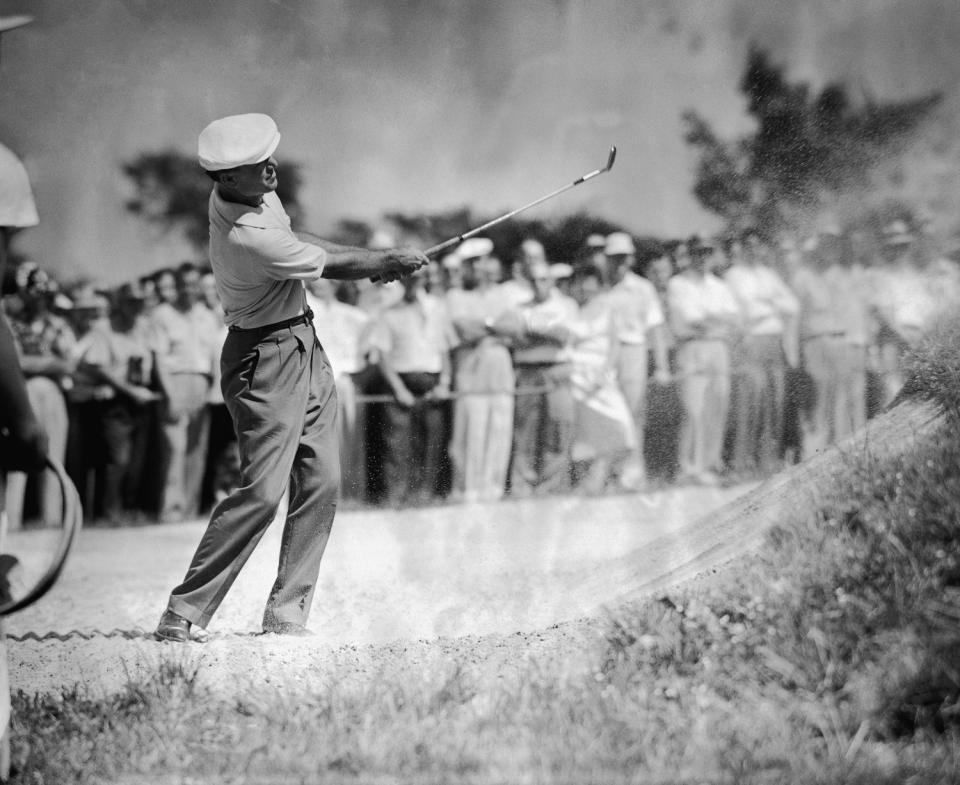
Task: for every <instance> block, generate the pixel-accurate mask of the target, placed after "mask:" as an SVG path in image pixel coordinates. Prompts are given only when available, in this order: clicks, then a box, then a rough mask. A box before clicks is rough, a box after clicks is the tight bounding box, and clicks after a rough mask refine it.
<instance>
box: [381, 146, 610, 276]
mask: <svg viewBox="0 0 960 785" xmlns="http://www.w3.org/2000/svg"><path fill="white" fill-rule="evenodd" d="M616 158H617V148H616V146H614V147H611V148H610V153H609V155H608V156H607V163H606V165H605V166H603V167H601V168H600V169H594V170H593V171H592V172H588V173H587V174H585V175H582V176H581V177H578V178H577V179H576V180H574V181H573V182H572V183H568V184H567V185H565V186H563V187H562V188H558V189H557V190H556V191H552V192H550V193H548V194H547V195H546V196H541V197H540V198H539V199H534V200H533V201H532V202H530V203H529V204H525V205H524V206H523V207H518V208H517V209H516V210H511V211H510V212H509V213H505V214H503V215H501V216H500V217H498V218H494V219H493V220H491V221H487V222H486V223H485V224H483V225H482V226H478V227H477V228H476V229H471V230H470V231H469V232H464V233H463V234H459V235H457V236H456V237H451V238H450V239H449V240H445V241H444V242H442V243H440V244H439V245H434V246H433V247H432V248H428V249H427V250H426V251H424V252H423V253H424V255H425V256H433V255H434V254H438V253H440V251H444V250H446V249H447V248H449V247H450V246H452V245H458V244H459V243H462V242H463V241H464V240H466V239H467V238H469V237H474V236H475V235H478V234H480V233H481V232H484V231H486V230H487V229H489V228H490V227H491V226H496V225H497V224H498V223H502V222H503V221H506V220H507V219H509V218H513V217H514V216H515V215H519V214H520V213H522V212H523V211H524V210H529V209H530V208H531V207H535V206H536V205H538V204H541V203H543V202H545V201H547V199H552V198H553V197H554V196H559V195H560V194H562V193H563V192H564V191H569V190H570V189H571V188H573V187H575V186H578V185H580V183H585V182H586V181H587V180H590V179H591V178H594V177H596V176H597V175H598V174H603V173H604V172H609V171H610V170H611V169H612V168H613V162H614V161H615V160H616ZM370 280H371V281H374V282H376V281H379V280H380V278H379V277H375V278H371V279H370Z"/></svg>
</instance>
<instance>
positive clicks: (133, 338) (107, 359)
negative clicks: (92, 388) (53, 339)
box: [74, 319, 153, 387]
mask: <svg viewBox="0 0 960 785" xmlns="http://www.w3.org/2000/svg"><path fill="white" fill-rule="evenodd" d="M74 356H75V357H76V359H77V360H80V361H82V362H84V363H86V364H88V365H92V366H95V367H97V368H100V369H102V370H104V371H106V372H107V373H108V374H109V375H110V376H112V377H114V378H118V377H119V378H123V379H124V380H125V381H126V382H127V384H134V385H139V386H141V387H148V386H149V385H150V379H151V377H152V374H153V352H152V351H151V349H150V343H149V339H148V335H147V329H146V327H145V326H144V324H143V323H142V322H139V323H137V324H136V325H135V326H134V327H133V328H132V329H131V330H129V331H127V332H119V331H118V330H115V329H114V328H113V327H112V326H111V325H110V322H109V320H107V319H104V320H102V321H100V322H98V323H97V324H95V325H94V326H93V328H92V329H91V330H90V332H88V333H87V334H86V335H84V336H83V337H82V338H80V339H79V340H78V341H77V345H76V347H75V349H74ZM80 376H81V375H80V374H78V378H77V380H76V383H77V386H81V385H82V384H84V383H87V384H91V383H93V384H97V385H99V384H100V382H99V380H91V379H84V378H79V377H80Z"/></svg>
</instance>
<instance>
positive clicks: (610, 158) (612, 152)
mask: <svg viewBox="0 0 960 785" xmlns="http://www.w3.org/2000/svg"><path fill="white" fill-rule="evenodd" d="M615 160H617V148H616V146H614V147H611V148H610V155H609V156H607V165H606V166H605V167H603V171H605V172H609V171H610V170H611V169H613V162H614V161H615Z"/></svg>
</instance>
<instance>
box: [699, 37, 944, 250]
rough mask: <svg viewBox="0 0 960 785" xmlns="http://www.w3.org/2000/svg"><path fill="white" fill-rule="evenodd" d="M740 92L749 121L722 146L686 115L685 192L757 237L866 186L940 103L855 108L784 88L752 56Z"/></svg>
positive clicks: (757, 55)
mask: <svg viewBox="0 0 960 785" xmlns="http://www.w3.org/2000/svg"><path fill="white" fill-rule="evenodd" d="M740 90H741V92H742V93H743V94H744V95H745V96H746V98H747V111H748V113H749V114H750V115H751V116H752V117H753V118H754V119H755V120H756V130H755V131H754V132H753V133H752V134H750V135H747V136H745V137H742V138H740V139H736V140H733V141H724V140H722V139H719V138H718V137H717V136H716V134H714V132H713V130H712V129H711V127H710V124H709V123H708V122H707V121H706V120H705V119H704V118H702V117H701V116H700V115H698V114H697V113H696V112H695V111H689V112H687V113H686V114H685V115H684V122H685V124H686V140H687V142H688V143H689V144H690V145H692V146H693V147H695V148H697V149H698V150H699V153H700V159H699V161H698V164H697V171H696V181H695V184H694V194H695V195H696V196H697V198H698V199H699V201H700V202H701V204H703V205H704V206H705V207H706V208H707V209H709V210H711V211H712V212H715V213H717V214H718V215H720V216H722V217H723V218H724V219H726V221H727V222H728V224H730V225H731V227H733V228H736V227H738V226H742V225H746V224H750V225H754V226H757V227H758V228H760V229H761V230H765V231H767V232H776V231H778V230H780V229H782V228H784V227H790V226H796V225H797V224H801V223H803V222H804V221H806V220H809V219H810V218H811V217H813V216H815V215H816V213H817V212H818V210H819V209H820V208H821V207H822V206H823V205H824V204H825V203H828V202H831V201H835V200H836V199H837V197H838V195H841V194H843V193H844V192H847V191H851V192H852V191H855V190H856V189H861V188H863V187H864V186H865V185H867V184H868V183H869V180H870V176H871V174H872V173H873V172H874V170H875V168H876V167H877V165H878V164H880V162H881V161H884V160H885V159H888V158H889V157H890V156H895V155H897V154H899V153H900V152H902V150H903V147H904V144H905V143H906V142H907V141H908V140H909V139H910V138H911V136H912V135H913V133H914V131H915V130H916V129H917V128H919V127H920V125H921V124H922V123H923V121H924V120H925V119H926V118H927V117H928V116H929V114H930V112H931V110H932V109H933V108H934V107H935V106H936V105H937V104H938V103H939V102H940V98H941V96H940V94H938V93H933V94H929V95H925V96H921V97H919V98H914V99H910V100H906V101H900V102H886V103H884V102H877V101H875V100H872V99H867V100H865V101H863V102H862V103H861V104H860V105H855V104H854V102H853V101H851V100H850V98H849V96H848V94H847V91H846V89H845V88H844V87H843V86H842V85H838V84H831V85H828V86H827V87H825V88H824V89H823V90H822V91H821V92H819V93H813V92H812V90H811V88H810V86H809V85H807V84H805V83H798V84H791V83H790V82H788V81H787V79H786V77H785V76H784V69H783V67H781V66H778V65H775V64H773V63H771V62H770V60H769V58H768V56H767V54H766V53H765V52H763V51H762V50H759V49H756V48H751V49H750V51H749V54H748V56H747V65H746V68H745V70H744V74H743V78H742V80H741V83H740Z"/></svg>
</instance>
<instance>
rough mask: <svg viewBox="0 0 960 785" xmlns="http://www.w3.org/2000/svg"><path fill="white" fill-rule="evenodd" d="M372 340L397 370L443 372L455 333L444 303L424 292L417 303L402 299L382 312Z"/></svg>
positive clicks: (400, 371) (453, 342) (373, 331)
mask: <svg viewBox="0 0 960 785" xmlns="http://www.w3.org/2000/svg"><path fill="white" fill-rule="evenodd" d="M370 343H371V344H372V345H373V346H374V347H375V348H376V349H378V350H379V351H380V352H382V353H383V355H384V356H385V357H387V359H388V360H389V362H390V365H391V366H392V367H393V369H394V370H395V371H396V372H397V373H440V371H441V370H443V358H444V355H445V354H447V353H448V352H449V351H450V349H451V347H452V346H453V345H454V344H455V343H456V335H455V334H454V332H453V325H452V324H451V323H450V318H449V316H448V314H447V309H446V307H445V306H444V304H443V302H442V301H441V300H439V299H438V298H436V297H434V296H432V295H429V294H423V293H421V294H419V295H418V296H417V299H416V301H415V302H412V303H411V302H407V301H406V300H401V301H400V302H398V303H396V304H395V305H393V306H391V307H390V308H387V310H385V311H384V312H383V313H382V314H380V317H379V319H378V320H377V323H376V324H375V325H374V327H373V330H372V334H371V337H370Z"/></svg>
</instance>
